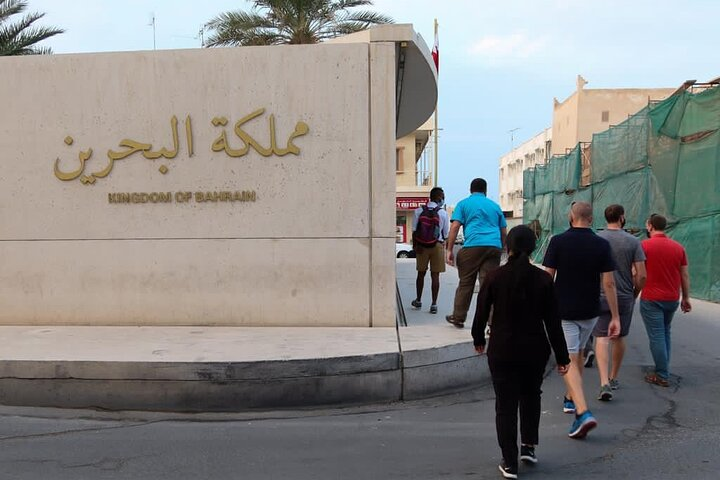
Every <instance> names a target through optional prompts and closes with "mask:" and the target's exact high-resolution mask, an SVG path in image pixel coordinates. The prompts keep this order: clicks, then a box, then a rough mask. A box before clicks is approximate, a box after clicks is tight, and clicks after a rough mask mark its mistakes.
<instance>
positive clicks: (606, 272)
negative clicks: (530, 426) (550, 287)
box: [543, 202, 620, 438]
mask: <svg viewBox="0 0 720 480" xmlns="http://www.w3.org/2000/svg"><path fill="white" fill-rule="evenodd" d="M569 220H570V228H569V229H568V230H566V231H565V232H563V233H561V234H560V235H556V236H554V237H553V238H552V240H550V244H549V245H548V248H547V251H546V252H545V258H544V260H543V265H544V266H545V270H547V271H548V273H550V275H551V276H553V277H554V278H555V294H556V296H557V298H558V306H559V310H560V318H561V319H562V326H563V331H564V333H565V342H566V343H567V347H568V352H569V353H570V368H569V370H568V373H567V375H565V376H564V377H563V380H564V381H565V387H566V388H567V394H566V396H565V399H564V403H563V411H564V412H565V413H575V421H574V422H573V424H572V427H571V428H570V433H569V434H568V435H569V436H570V437H571V438H585V436H586V435H587V433H588V432H589V431H590V430H592V429H593V428H595V427H596V426H597V420H595V417H593V415H592V413H591V412H590V410H588V408H587V403H586V402H585V394H584V392H583V386H582V366H583V362H582V358H581V353H582V349H583V347H584V346H585V343H586V342H587V340H588V338H589V337H590V334H591V333H592V331H593V328H594V327H595V323H596V322H597V319H598V316H599V314H600V284H601V279H602V287H603V291H604V292H605V297H606V298H607V303H608V306H609V308H610V317H611V318H610V323H609V326H608V337H610V338H616V337H617V336H618V335H619V334H620V317H619V315H618V305H617V296H616V289H615V277H614V275H613V272H614V270H615V262H614V260H613V256H612V250H611V248H610V244H609V243H608V241H607V240H605V239H604V238H600V237H599V236H597V235H596V234H595V232H593V231H592V229H591V225H592V221H593V216H592V205H590V204H589V203H587V202H573V204H572V206H571V207H570V214H569Z"/></svg>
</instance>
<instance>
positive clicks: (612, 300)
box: [602, 272, 620, 338]
mask: <svg viewBox="0 0 720 480" xmlns="http://www.w3.org/2000/svg"><path fill="white" fill-rule="evenodd" d="M602 287H603V291H604V292H605V298H607V302H608V306H609V307H610V325H609V326H608V337H610V338H617V337H618V336H619V335H620V313H619V311H618V302H617V288H616V287H615V274H614V273H613V272H603V274H602Z"/></svg>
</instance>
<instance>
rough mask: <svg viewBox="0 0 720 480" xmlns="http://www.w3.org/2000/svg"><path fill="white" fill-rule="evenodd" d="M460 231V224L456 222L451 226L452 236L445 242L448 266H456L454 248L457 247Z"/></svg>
mask: <svg viewBox="0 0 720 480" xmlns="http://www.w3.org/2000/svg"><path fill="white" fill-rule="evenodd" d="M459 231H460V222H458V221H457V220H454V221H453V222H452V223H451V224H450V234H449V235H448V238H447V242H445V249H446V250H447V252H446V257H445V261H446V262H447V264H448V265H450V266H454V265H455V252H454V250H453V248H454V247H455V239H456V238H457V234H458V232H459Z"/></svg>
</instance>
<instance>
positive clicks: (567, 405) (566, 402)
mask: <svg viewBox="0 0 720 480" xmlns="http://www.w3.org/2000/svg"><path fill="white" fill-rule="evenodd" d="M563 413H575V402H573V401H572V400H570V399H569V398H567V397H563Z"/></svg>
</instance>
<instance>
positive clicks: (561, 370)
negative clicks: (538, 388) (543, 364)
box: [557, 363, 570, 377]
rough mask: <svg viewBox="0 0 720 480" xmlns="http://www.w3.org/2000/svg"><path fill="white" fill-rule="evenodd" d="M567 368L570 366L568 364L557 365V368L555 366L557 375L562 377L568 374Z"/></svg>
mask: <svg viewBox="0 0 720 480" xmlns="http://www.w3.org/2000/svg"><path fill="white" fill-rule="evenodd" d="M569 368H570V364H569V363H568V364H567V365H558V366H557V371H558V374H559V375H560V376H561V377H562V376H564V375H565V374H566V373H567V372H568V369H569Z"/></svg>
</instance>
